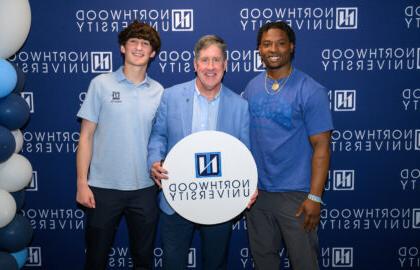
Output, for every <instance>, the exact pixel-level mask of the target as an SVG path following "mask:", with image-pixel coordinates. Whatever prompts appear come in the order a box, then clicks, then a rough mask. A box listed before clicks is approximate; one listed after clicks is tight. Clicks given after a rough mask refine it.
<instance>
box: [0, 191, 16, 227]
mask: <svg viewBox="0 0 420 270" xmlns="http://www.w3.org/2000/svg"><path fill="white" fill-rule="evenodd" d="M15 214H16V202H15V199H14V198H13V196H12V195H10V193H9V192H7V191H5V190H3V189H0V228H3V227H4V226H6V225H7V224H9V223H10V221H12V219H13V218H14V217H15Z"/></svg>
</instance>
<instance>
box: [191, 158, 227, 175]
mask: <svg viewBox="0 0 420 270" xmlns="http://www.w3.org/2000/svg"><path fill="white" fill-rule="evenodd" d="M195 176H196V177H197V178H201V177H220V176H222V170H221V156H220V152H209V153H196V154H195Z"/></svg>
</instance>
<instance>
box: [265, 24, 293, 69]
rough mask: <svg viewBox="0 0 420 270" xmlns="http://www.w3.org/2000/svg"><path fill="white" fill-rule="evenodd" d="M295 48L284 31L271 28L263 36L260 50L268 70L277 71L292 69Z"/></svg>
mask: <svg viewBox="0 0 420 270" xmlns="http://www.w3.org/2000/svg"><path fill="white" fill-rule="evenodd" d="M294 47H295V46H294V44H293V43H292V42H290V40H289V38H288V36H287V34H286V33H285V32H284V31H283V30H281V29H278V28H271V29H269V30H268V31H267V32H264V33H263V34H262V36H261V42H260V45H259V46H258V49H259V52H260V55H261V59H262V61H263V62H264V64H265V66H266V68H267V69H268V70H276V69H283V68H285V69H288V68H289V67H290V64H291V60H292V53H293V50H294Z"/></svg>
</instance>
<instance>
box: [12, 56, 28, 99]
mask: <svg viewBox="0 0 420 270" xmlns="http://www.w3.org/2000/svg"><path fill="white" fill-rule="evenodd" d="M12 65H13V67H14V68H15V71H16V74H17V82H16V86H15V89H13V91H12V93H16V94H19V93H20V92H22V91H23V88H24V86H25V78H26V75H25V73H24V72H23V71H22V70H21V69H20V68H19V66H18V65H17V64H15V63H12Z"/></svg>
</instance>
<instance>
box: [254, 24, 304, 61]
mask: <svg viewBox="0 0 420 270" xmlns="http://www.w3.org/2000/svg"><path fill="white" fill-rule="evenodd" d="M273 28H275V29H280V30H282V31H283V32H285V33H286V35H287V37H288V38H289V41H290V43H293V45H295V46H296V36H295V32H294V31H293V29H292V28H291V27H290V26H289V25H288V24H287V23H285V22H283V21H279V22H268V23H266V24H264V25H263V26H261V27H260V29H259V30H258V35H257V49H258V47H260V45H261V39H262V35H263V34H264V33H265V32H267V31H268V30H270V29H273ZM294 54H295V51H294V50H293V52H292V58H293V56H294Z"/></svg>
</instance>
